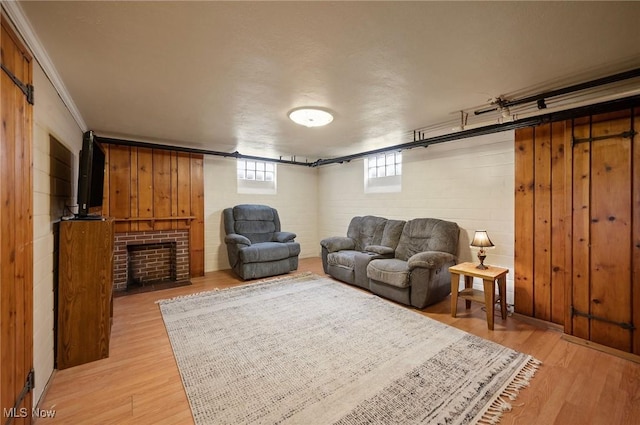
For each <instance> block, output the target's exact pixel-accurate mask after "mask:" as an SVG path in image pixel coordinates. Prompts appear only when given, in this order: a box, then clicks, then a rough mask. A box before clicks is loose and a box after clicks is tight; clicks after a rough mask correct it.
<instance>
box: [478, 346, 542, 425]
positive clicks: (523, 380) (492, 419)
mask: <svg viewBox="0 0 640 425" xmlns="http://www.w3.org/2000/svg"><path fill="white" fill-rule="evenodd" d="M540 365H542V362H541V361H540V360H537V359H534V358H533V357H531V358H529V360H528V361H527V363H526V364H525V365H524V366H523V367H522V369H520V371H519V372H518V373H517V374H516V376H515V377H514V378H513V379H512V380H511V382H509V384H508V385H507V386H506V388H505V389H504V390H502V392H501V393H500V394H499V395H498V396H496V398H495V399H494V400H493V402H492V403H491V404H490V405H489V407H488V408H487V409H486V410H485V412H484V413H483V414H482V415H481V416H480V418H479V419H478V421H477V422H476V423H477V424H481V425H496V424H498V423H500V420H501V419H502V416H503V413H504V412H510V411H511V409H512V408H513V404H511V403H509V402H508V401H507V400H506V399H509V400H511V401H514V400H515V399H516V398H517V397H518V394H519V393H520V390H521V389H523V388H525V387H527V386H529V383H530V382H531V379H532V378H533V377H534V375H535V374H536V372H537V371H538V369H539V368H540ZM516 406H522V404H520V405H516Z"/></svg>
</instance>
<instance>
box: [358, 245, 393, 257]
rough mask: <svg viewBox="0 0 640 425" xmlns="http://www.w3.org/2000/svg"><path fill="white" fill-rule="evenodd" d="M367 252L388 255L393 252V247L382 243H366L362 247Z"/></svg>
mask: <svg viewBox="0 0 640 425" xmlns="http://www.w3.org/2000/svg"><path fill="white" fill-rule="evenodd" d="M364 250H365V251H367V252H373V253H376V254H380V255H390V254H393V253H394V251H395V250H394V249H393V248H390V247H388V246H383V245H367V246H365V247H364Z"/></svg>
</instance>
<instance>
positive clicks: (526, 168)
mask: <svg viewBox="0 0 640 425" xmlns="http://www.w3.org/2000/svg"><path fill="white" fill-rule="evenodd" d="M568 125H569V129H567V123H565V122H558V123H553V124H547V125H542V126H538V127H535V128H534V127H528V128H524V129H521V130H518V131H516V136H515V144H516V146H515V160H514V161H515V170H516V171H515V229H514V234H515V255H514V263H515V288H514V296H515V300H516V302H515V307H516V312H517V313H520V314H524V315H526V316H531V317H535V318H538V319H541V320H546V321H549V322H554V323H558V324H563V323H564V321H565V317H564V316H565V300H566V295H565V291H566V274H567V264H566V262H567V258H566V244H567V229H566V228H565V223H566V221H567V193H566V189H565V179H566V158H565V149H566V145H567V143H569V145H570V137H571V130H570V123H569V124H568ZM567 137H569V141H568V140H567Z"/></svg>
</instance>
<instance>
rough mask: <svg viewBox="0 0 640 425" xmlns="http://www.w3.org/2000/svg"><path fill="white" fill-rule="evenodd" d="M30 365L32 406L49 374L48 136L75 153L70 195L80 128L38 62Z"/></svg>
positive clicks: (50, 250)
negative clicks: (32, 369) (31, 368)
mask: <svg viewBox="0 0 640 425" xmlns="http://www.w3.org/2000/svg"><path fill="white" fill-rule="evenodd" d="M33 85H34V87H35V91H36V93H37V95H36V101H35V104H34V106H33V365H34V370H35V373H36V387H35V388H34V390H33V400H34V406H35V403H37V402H38V400H39V399H40V397H41V395H42V392H43V390H44V387H45V385H46V384H47V381H48V379H49V377H50V376H51V374H52V372H53V362H54V351H53V326H54V320H55V317H54V314H53V282H54V270H55V269H56V266H55V264H54V262H55V258H54V245H55V241H54V228H55V226H57V224H56V223H57V221H59V217H55V216H52V215H51V211H52V206H51V184H52V178H51V174H52V170H51V157H50V154H49V147H50V143H51V141H50V137H51V136H53V137H55V138H56V139H57V140H58V141H59V142H60V143H61V144H62V145H64V146H65V147H66V148H67V149H69V151H71V153H72V154H73V155H74V163H73V164H72V165H71V168H72V174H73V177H72V179H71V180H72V182H73V187H72V189H71V191H72V193H75V192H76V190H77V189H76V187H75V182H76V181H77V172H78V171H77V166H78V158H77V157H78V152H79V151H80V149H81V147H82V129H80V127H78V125H77V124H76V122H75V120H74V119H73V117H72V116H71V114H70V113H69V111H68V109H67V108H66V106H65V105H64V104H63V102H62V101H61V99H60V96H58V93H57V92H56V90H55V89H54V88H53V85H52V84H51V82H50V81H49V79H48V78H47V77H46V75H45V74H44V72H43V71H42V68H41V67H40V65H39V64H38V62H37V61H33Z"/></svg>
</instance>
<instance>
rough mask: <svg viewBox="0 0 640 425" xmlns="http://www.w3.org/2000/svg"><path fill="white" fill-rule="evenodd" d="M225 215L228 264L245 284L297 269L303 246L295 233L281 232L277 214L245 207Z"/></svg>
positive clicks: (257, 206)
mask: <svg viewBox="0 0 640 425" xmlns="http://www.w3.org/2000/svg"><path fill="white" fill-rule="evenodd" d="M222 215H223V219H224V230H225V232H226V236H225V238H224V242H225V243H226V244H227V254H228V255H229V263H230V264H231V268H232V269H233V271H234V272H235V273H236V274H237V275H238V276H240V277H241V278H242V279H243V280H248V279H257V278H261V277H266V276H275V275H279V274H284V273H288V272H290V271H293V270H297V269H298V255H299V254H300V244H299V243H297V242H295V240H294V239H295V237H296V234H295V233H291V232H283V231H281V230H280V217H279V216H278V211H277V210H275V209H274V208H271V207H269V206H267V205H253V204H243V205H236V206H235V207H233V208H226V209H224V210H223V212H222Z"/></svg>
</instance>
